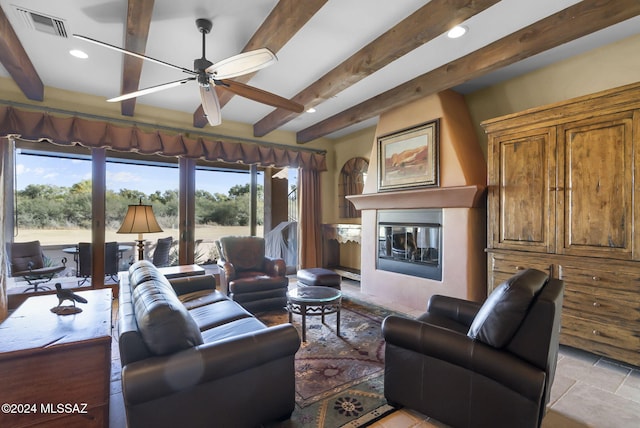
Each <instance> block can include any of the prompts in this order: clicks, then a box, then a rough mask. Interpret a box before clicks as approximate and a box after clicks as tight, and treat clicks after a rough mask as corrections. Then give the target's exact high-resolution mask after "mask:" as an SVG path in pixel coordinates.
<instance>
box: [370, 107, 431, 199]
mask: <svg viewBox="0 0 640 428" xmlns="http://www.w3.org/2000/svg"><path fill="white" fill-rule="evenodd" d="M439 127H440V120H439V119H436V120H433V121H430V122H426V123H423V124H421V125H418V126H415V127H412V128H407V129H404V130H402V131H398V132H394V133H392V134H387V135H384V136H382V137H378V191H379V192H383V191H389V190H399V189H408V188H414V187H437V186H438V185H439V148H440V147H439V146H440V141H439V140H440V138H439Z"/></svg>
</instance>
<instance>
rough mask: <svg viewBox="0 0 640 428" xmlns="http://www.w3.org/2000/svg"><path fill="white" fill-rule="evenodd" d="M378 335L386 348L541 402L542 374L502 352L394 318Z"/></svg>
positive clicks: (430, 327)
mask: <svg viewBox="0 0 640 428" xmlns="http://www.w3.org/2000/svg"><path fill="white" fill-rule="evenodd" d="M382 334H383V336H384V339H385V341H386V342H387V343H388V344H390V345H393V346H396V347H398V348H402V349H406V350H409V351H413V352H417V353H419V354H422V355H425V356H427V357H430V358H435V359H438V360H441V361H445V362H447V363H450V364H453V365H456V366H458V367H462V368H464V369H467V370H469V371H470V372H474V373H476V374H478V375H481V376H484V377H486V378H489V379H492V380H494V381H495V382H498V383H500V384H502V385H504V386H506V387H508V388H510V389H511V390H513V391H515V392H517V393H519V394H520V395H523V396H525V397H527V398H529V399H530V400H533V401H534V402H535V401H539V400H540V399H541V397H540V394H541V391H543V389H544V388H543V387H542V386H543V385H544V382H545V378H546V374H545V372H544V371H543V370H539V369H537V368H536V367H534V366H532V365H531V364H528V363H527V362H525V361H523V360H521V359H520V358H517V357H516V356H514V355H511V354H509V353H508V352H505V351H504V350H501V349H495V348H492V347H491V346H488V345H485V344H484V343H481V342H478V341H475V340H473V339H471V338H469V337H468V336H466V335H464V334H460V333H458V332H455V331H451V330H447V329H446V328H442V327H438V326H434V325H430V324H427V323H424V322H421V321H417V320H412V319H408V318H404V317H399V316H395V315H390V316H388V317H387V318H385V320H384V321H383V323H382Z"/></svg>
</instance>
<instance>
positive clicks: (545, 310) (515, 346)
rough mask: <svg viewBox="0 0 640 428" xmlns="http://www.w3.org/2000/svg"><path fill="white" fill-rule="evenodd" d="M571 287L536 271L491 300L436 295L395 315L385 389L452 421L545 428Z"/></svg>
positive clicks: (400, 402) (387, 327)
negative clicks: (423, 306)
mask: <svg viewBox="0 0 640 428" xmlns="http://www.w3.org/2000/svg"><path fill="white" fill-rule="evenodd" d="M563 290H564V285H563V282H562V281H561V280H557V279H549V278H548V276H547V274H545V273H544V272H541V271H537V270H533V269H528V270H525V271H522V272H521V273H519V274H518V275H516V276H514V277H512V278H510V279H509V280H507V281H505V282H504V283H503V284H501V285H500V286H499V287H498V288H496V289H495V290H494V291H493V293H491V295H490V296H489V298H487V300H486V301H485V303H484V304H480V303H475V302H470V301H466V300H460V299H456V298H451V297H446V296H432V298H431V299H430V300H429V303H428V308H427V312H426V313H424V314H423V315H421V316H420V317H418V319H408V318H403V317H399V316H389V317H387V318H386V319H385V320H384V322H383V325H382V330H383V335H384V338H385V340H386V348H385V379H384V394H385V397H386V399H387V401H388V402H389V403H390V404H393V405H397V406H405V407H408V408H410V409H414V410H417V411H419V412H421V413H423V414H425V415H427V416H429V417H432V418H434V419H436V420H437V421H439V422H442V423H445V424H447V425H449V426H452V427H492V428H496V427H508V428H512V427H519V428H522V427H539V426H540V424H541V422H542V418H543V416H544V415H545V411H546V405H547V404H548V403H549V394H550V389H551V385H552V383H553V378H554V374H555V368H556V361H557V355H558V341H559V331H560V315H561V309H562V298H563Z"/></svg>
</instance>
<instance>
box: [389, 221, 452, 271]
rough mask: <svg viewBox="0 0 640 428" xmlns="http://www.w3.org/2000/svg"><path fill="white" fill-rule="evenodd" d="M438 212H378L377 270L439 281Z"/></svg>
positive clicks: (440, 241)
mask: <svg viewBox="0 0 640 428" xmlns="http://www.w3.org/2000/svg"><path fill="white" fill-rule="evenodd" d="M441 223H442V211H441V210H402V211H396V210H388V211H379V213H378V269H381V270H387V271H391V272H397V273H403V274H406V275H413V276H419V277H423V278H429V279H434V280H441V279H442V268H441V260H440V256H441V243H442V236H441V235H442V224H441Z"/></svg>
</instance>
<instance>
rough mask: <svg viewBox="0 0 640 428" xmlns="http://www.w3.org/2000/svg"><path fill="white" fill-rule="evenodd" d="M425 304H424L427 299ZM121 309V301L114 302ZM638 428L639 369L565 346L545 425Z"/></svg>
mask: <svg viewBox="0 0 640 428" xmlns="http://www.w3.org/2000/svg"><path fill="white" fill-rule="evenodd" d="M342 289H343V292H344V294H345V295H347V296H349V295H351V296H354V297H356V298H358V299H360V300H364V301H368V302H370V303H372V304H376V305H379V306H383V307H388V308H390V309H393V310H396V311H398V312H402V313H405V314H407V315H408V316H416V315H418V314H419V313H420V311H415V310H412V309H409V308H407V307H403V306H402V305H398V304H395V303H394V302H389V301H388V300H381V299H376V298H375V297H374V296H367V295H364V294H362V293H361V292H360V287H359V285H358V283H357V282H354V281H344V282H343V287H342ZM425 305H426V302H425ZM114 309H116V310H115V311H114V315H115V314H116V313H117V301H116V304H115V306H114ZM117 346H118V344H117V341H115V340H114V341H113V364H112V372H113V373H112V378H111V406H110V424H109V426H110V428H125V427H126V422H125V416H124V406H123V402H122V393H121V386H120V361H119V356H118V347H117ZM372 426H373V427H375V428H427V427H438V428H440V427H443V425H442V424H440V423H438V422H437V421H434V420H430V419H429V418H428V417H427V416H424V415H421V414H418V413H415V412H412V411H410V410H401V411H399V412H395V413H394V414H392V415H390V416H388V417H386V418H384V419H382V420H381V421H378V422H376V423H375V424H374V425H372ZM639 426H640V368H638V367H632V366H628V365H625V364H621V363H618V362H615V361H611V360H608V359H605V358H601V357H598V356H596V355H593V354H590V353H587V352H584V351H579V350H576V349H572V348H567V347H561V350H560V356H559V358H558V366H557V371H556V377H555V381H554V384H553V388H552V391H551V402H550V407H549V411H548V412H547V416H546V417H545V418H544V420H543V422H542V427H543V428H586V427H592V428H597V427H602V428H623V427H625V428H626V427H633V428H636V427H639Z"/></svg>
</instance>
